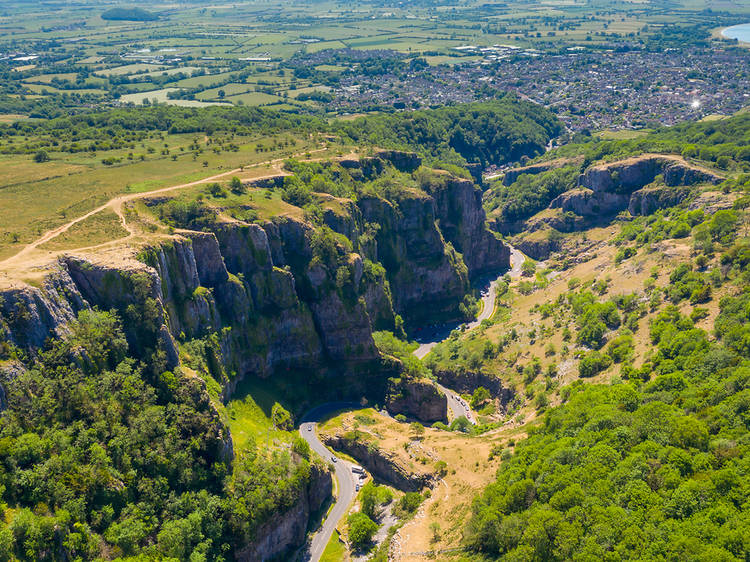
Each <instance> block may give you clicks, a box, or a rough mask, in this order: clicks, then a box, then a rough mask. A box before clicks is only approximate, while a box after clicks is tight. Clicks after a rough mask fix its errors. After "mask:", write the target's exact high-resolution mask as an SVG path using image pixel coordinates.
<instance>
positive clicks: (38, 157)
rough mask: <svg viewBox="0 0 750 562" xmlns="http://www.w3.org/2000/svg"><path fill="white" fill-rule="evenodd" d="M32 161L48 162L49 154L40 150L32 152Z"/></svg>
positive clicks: (38, 162)
mask: <svg viewBox="0 0 750 562" xmlns="http://www.w3.org/2000/svg"><path fill="white" fill-rule="evenodd" d="M34 162H36V163H37V164H41V163H42V162H49V154H47V152H46V151H44V150H40V151H38V152H37V153H36V154H34Z"/></svg>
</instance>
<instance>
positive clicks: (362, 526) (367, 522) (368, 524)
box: [347, 511, 378, 549]
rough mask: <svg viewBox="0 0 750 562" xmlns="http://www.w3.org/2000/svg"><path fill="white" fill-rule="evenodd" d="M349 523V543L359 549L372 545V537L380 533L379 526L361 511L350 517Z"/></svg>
mask: <svg viewBox="0 0 750 562" xmlns="http://www.w3.org/2000/svg"><path fill="white" fill-rule="evenodd" d="M347 523H348V525H349V542H350V543H351V544H352V546H354V548H357V549H359V548H362V547H364V546H367V545H368V544H370V542H371V541H372V537H373V536H375V533H376V532H377V531H378V524H377V523H375V521H373V520H372V519H370V518H369V517H368V516H367V515H365V514H364V513H362V512H361V511H359V512H357V513H352V514H351V515H349V518H348V519H347Z"/></svg>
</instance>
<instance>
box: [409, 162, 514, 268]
mask: <svg viewBox="0 0 750 562" xmlns="http://www.w3.org/2000/svg"><path fill="white" fill-rule="evenodd" d="M424 189H425V191H427V193H429V194H430V195H431V196H432V198H433V199H434V200H435V215H436V217H437V219H438V221H439V227H440V232H441V233H442V235H443V237H444V238H445V239H446V240H447V241H449V242H450V243H451V244H452V245H453V247H454V248H455V249H456V250H457V251H458V252H459V253H460V254H461V255H462V257H463V261H464V263H465V264H466V267H467V268H468V271H469V276H475V275H477V274H480V273H482V272H486V271H500V270H502V269H507V268H509V267H510V248H508V246H507V245H505V244H504V243H503V242H502V241H501V240H499V239H498V238H497V237H496V236H495V234H493V233H492V232H490V230H489V229H488V228H487V217H486V216H485V213H484V209H483V208H482V192H481V190H480V189H479V188H478V187H477V186H476V185H475V184H474V182H472V181H470V180H466V179H461V178H454V177H450V176H449V177H447V178H443V181H435V182H433V183H431V184H427V185H426V186H425V187H424Z"/></svg>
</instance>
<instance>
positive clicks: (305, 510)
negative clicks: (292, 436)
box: [235, 464, 333, 562]
mask: <svg viewBox="0 0 750 562" xmlns="http://www.w3.org/2000/svg"><path fill="white" fill-rule="evenodd" d="M310 468H311V470H310V482H309V484H308V485H307V487H306V488H305V489H303V490H300V492H299V498H298V499H297V501H296V502H295V503H294V505H292V507H291V508H290V509H288V510H285V511H283V512H281V513H277V514H275V515H274V516H273V517H271V518H270V520H269V522H268V523H266V524H265V525H262V526H261V527H260V528H259V529H258V530H257V531H256V533H255V536H256V537H257V538H256V540H255V541H253V542H252V543H251V544H249V545H248V546H246V547H244V548H242V549H240V550H239V551H237V553H236V554H235V558H236V560H239V561H242V562H259V561H265V560H274V559H277V560H278V559H284V556H285V555H289V554H291V552H292V551H294V550H295V549H297V548H299V546H300V545H302V544H303V543H304V542H305V535H306V532H307V525H308V521H309V520H310V515H311V514H312V513H315V512H316V511H318V510H320V509H321V507H322V506H323V504H324V502H325V501H326V500H327V499H328V498H330V497H331V494H332V493H333V488H332V480H331V474H330V472H328V470H327V469H325V468H323V467H321V466H319V465H317V464H311V467H310Z"/></svg>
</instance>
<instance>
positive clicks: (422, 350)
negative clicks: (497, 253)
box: [414, 246, 526, 424]
mask: <svg viewBox="0 0 750 562" xmlns="http://www.w3.org/2000/svg"><path fill="white" fill-rule="evenodd" d="M524 261H526V257H525V256H524V255H523V254H522V253H521V252H520V251H518V250H517V249H516V248H514V247H513V246H510V270H509V271H506V272H504V273H503V274H502V275H500V276H499V277H498V278H497V279H494V280H493V281H491V282H490V283H489V285H488V286H487V287H486V288H485V289H483V290H482V312H480V313H479V315H478V316H477V317H476V319H475V320H472V321H471V322H468V323H466V324H465V325H464V326H465V330H467V331H468V330H473V329H474V328H476V327H477V326H479V325H480V324H481V323H482V320H487V319H489V318H491V317H492V315H493V314H494V313H495V298H496V296H497V284H498V283H499V282H500V281H501V280H502V278H503V277H504V276H505V275H506V274H507V275H510V277H511V279H518V278H519V277H520V276H521V266H522V265H523V262H524ZM460 326H461V325H460V324H458V325H457V324H449V325H446V326H440V327H438V328H435V329H434V330H432V331H429V332H428V333H426V334H424V336H422V338H427V341H425V340H424V339H423V341H421V342H419V347H418V348H417V349H415V350H414V355H416V356H417V357H419V358H420V359H423V358H424V357H425V356H426V355H427V354H428V353H429V352H430V351H431V350H432V348H433V347H435V346H436V345H437V344H438V343H440V342H441V341H443V340H444V339H445V338H447V337H448V336H449V335H450V333H451V331H452V330H454V329H455V328H459V327H460ZM417 341H419V340H417ZM436 384H437V383H436ZM437 387H438V388H439V389H440V390H441V391H442V392H443V393H444V394H445V396H446V397H447V399H448V408H449V409H450V411H451V412H452V413H453V419H456V418H457V417H459V416H466V419H468V420H469V421H470V422H471V423H472V424H476V423H477V422H476V418H475V417H474V414H473V412H472V411H471V408H469V405H468V404H467V403H466V402H465V401H464V400H463V399H462V398H461V397H460V396H458V394H457V393H455V392H453V391H452V390H449V389H447V388H446V387H444V386H443V385H441V384H437Z"/></svg>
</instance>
